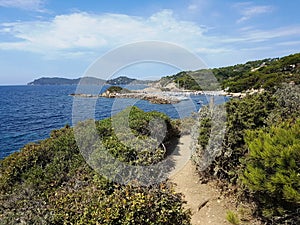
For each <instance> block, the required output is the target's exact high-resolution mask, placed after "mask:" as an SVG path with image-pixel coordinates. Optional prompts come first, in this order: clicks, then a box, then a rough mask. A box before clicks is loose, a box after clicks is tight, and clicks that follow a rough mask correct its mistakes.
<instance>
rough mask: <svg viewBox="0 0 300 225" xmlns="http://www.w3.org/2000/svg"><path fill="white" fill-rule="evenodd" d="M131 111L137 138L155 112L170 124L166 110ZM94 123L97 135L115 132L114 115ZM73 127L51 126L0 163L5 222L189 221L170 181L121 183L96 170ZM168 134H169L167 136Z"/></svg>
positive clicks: (106, 136)
mask: <svg viewBox="0 0 300 225" xmlns="http://www.w3.org/2000/svg"><path fill="white" fill-rule="evenodd" d="M132 113H133V115H134V116H133V117H132V118H131V119H130V121H131V122H132V123H131V129H133V130H135V131H136V132H137V133H136V135H138V136H139V137H142V136H147V135H148V134H149V132H148V131H149V130H147V129H148V122H150V121H151V120H152V119H153V118H154V117H156V116H159V117H160V118H162V119H164V120H165V121H166V123H167V125H166V126H167V127H168V126H169V127H168V128H171V127H172V126H171V124H169V123H170V121H169V118H168V117H166V116H165V115H164V114H160V113H156V112H150V113H145V112H143V111H141V110H139V109H137V108H134V109H133V111H132ZM135 115H136V116H137V117H135ZM89 123H94V125H95V121H88V122H85V123H82V124H79V125H78V126H82V127H84V128H85V129H83V130H84V131H87V132H90V133H86V134H91V135H92V133H91V132H92V131H91V130H89V129H86V128H88V127H87V124H89ZM85 126H86V127H85ZM96 127H97V132H99V134H101V135H99V136H98V139H99V137H100V139H102V140H105V139H109V138H110V137H111V136H113V135H114V133H113V127H112V126H111V120H110V119H106V120H104V121H102V122H101V121H99V122H96ZM74 130H75V129H74V128H70V127H69V126H66V127H65V128H63V129H60V130H56V131H53V132H52V133H51V136H50V138H48V139H46V140H43V141H41V142H39V143H35V144H29V145H26V146H25V147H24V148H23V149H22V150H21V151H20V152H16V153H14V154H12V155H10V156H9V157H7V158H5V159H3V160H2V161H1V162H0V163H1V164H0V220H1V222H0V223H1V224H37V225H40V224H111V225H112V224H128V225H129V224H160V225H163V224H166V225H168V224H184V225H188V224H190V212H189V211H187V210H185V209H184V208H183V204H184V202H183V200H182V196H181V194H177V193H175V192H174V190H173V188H172V185H171V184H167V183H159V184H157V185H152V186H149V187H139V186H138V184H135V185H136V186H133V185H130V184H128V185H117V184H116V183H113V182H111V181H109V180H107V179H106V178H104V177H102V176H101V175H99V174H97V173H96V171H94V170H92V169H91V168H90V167H89V165H88V164H87V162H86V161H85V160H84V158H83V155H82V154H81V152H80V151H79V148H78V146H77V144H78V143H77V140H76V141H75V137H74ZM169 131H170V132H171V130H169ZM86 136H87V139H86V140H81V141H86V143H80V144H82V145H84V146H86V147H89V144H90V142H89V141H90V140H89V139H88V137H90V135H86ZM92 137H93V135H92ZM170 137H171V136H170V135H169V133H168V135H167V137H166V140H164V141H167V140H168V138H170ZM116 141H118V140H111V141H110V144H111V145H112V146H114V147H111V148H110V150H111V151H112V152H115V154H117V151H119V150H120V151H123V152H122V153H121V155H122V154H123V155H125V156H126V154H125V153H126V151H127V150H128V149H126V148H125V149H124V148H122V147H120V146H121V143H115V142H116ZM96 143H99V142H96ZM117 147H118V148H117ZM146 150H147V149H146ZM127 153H129V152H127ZM127 155H128V154H127ZM154 156H155V155H154ZM150 158H151V156H149V159H150ZM126 160H129V161H130V158H126Z"/></svg>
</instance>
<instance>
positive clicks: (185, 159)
mask: <svg viewBox="0 0 300 225" xmlns="http://www.w3.org/2000/svg"><path fill="white" fill-rule="evenodd" d="M190 143H191V137H190V135H185V136H182V137H181V138H180V139H179V143H178V145H177V148H176V151H177V152H176V154H175V156H173V157H174V160H175V164H176V165H177V166H176V172H175V173H173V174H172V175H171V177H170V180H171V181H172V182H174V183H176V184H177V186H176V191H177V192H181V193H183V194H184V198H185V200H186V201H187V205H186V207H187V208H189V209H191V211H192V224H193V225H207V224H213V225H222V224H224V225H228V224H230V223H229V222H227V221H226V212H227V211H228V210H230V209H231V208H232V205H233V204H232V203H231V202H230V201H229V200H228V199H225V198H223V197H222V196H221V195H220V193H219V191H218V190H217V188H216V186H213V183H208V184H200V182H199V175H197V174H196V169H195V167H194V165H193V164H192V163H191V160H189V158H190V155H191V153H190V148H189V147H190Z"/></svg>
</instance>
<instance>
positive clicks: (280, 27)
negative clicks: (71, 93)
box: [0, 0, 300, 85]
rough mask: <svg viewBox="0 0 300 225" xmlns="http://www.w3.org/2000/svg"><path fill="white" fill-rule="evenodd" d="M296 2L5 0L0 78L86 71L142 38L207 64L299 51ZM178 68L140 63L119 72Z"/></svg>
mask: <svg viewBox="0 0 300 225" xmlns="http://www.w3.org/2000/svg"><path fill="white" fill-rule="evenodd" d="M299 8H300V1H282V0H272V1H270V0H253V1H234V0H227V1H224V0H172V1H171V0H164V1H161V0H151V1H147V0H139V1H124V0H85V1H83V0H66V1H62V0H0V85H22V84H26V83H28V82H30V81H32V80H34V79H37V78H39V77H66V78H78V77H82V76H84V75H85V72H86V71H87V69H88V68H89V67H90V65H91V64H92V63H93V62H95V61H96V60H97V59H99V57H100V58H101V57H102V56H103V55H105V54H107V53H108V52H110V51H112V50H113V49H118V48H119V47H120V46H124V45H126V44H130V43H136V42H142V41H159V42H167V43H171V44H175V45H178V46H180V47H182V48H185V49H186V50H188V51H190V52H191V53H192V54H195V55H196V56H198V57H199V58H200V59H201V60H202V61H203V62H204V64H205V65H206V66H207V67H208V68H214V67H222V66H229V65H235V64H239V63H245V62H247V61H250V60H256V59H263V58H274V57H281V56H285V55H289V54H293V53H298V52H300V14H299V12H298V11H299ZM129 52H130V51H129ZM178 71H180V69H179V68H175V67H172V66H170V65H162V64H159V63H158V64H155V63H149V62H146V63H142V62H141V63H140V64H135V65H132V66H128V67H126V68H123V69H120V71H118V73H116V74H119V75H127V76H129V77H133V78H141V79H148V78H150V79H151V78H154V77H156V76H165V75H170V74H173V73H176V72H178ZM99 73H101V71H99ZM116 74H114V75H116Z"/></svg>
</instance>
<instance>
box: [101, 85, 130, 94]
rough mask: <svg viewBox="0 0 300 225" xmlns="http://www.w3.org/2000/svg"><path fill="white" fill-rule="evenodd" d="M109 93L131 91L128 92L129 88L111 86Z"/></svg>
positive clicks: (108, 89)
mask: <svg viewBox="0 0 300 225" xmlns="http://www.w3.org/2000/svg"><path fill="white" fill-rule="evenodd" d="M106 91H108V92H109V93H129V92H130V90H128V89H127V88H122V87H120V86H110V87H109V88H107V90H106Z"/></svg>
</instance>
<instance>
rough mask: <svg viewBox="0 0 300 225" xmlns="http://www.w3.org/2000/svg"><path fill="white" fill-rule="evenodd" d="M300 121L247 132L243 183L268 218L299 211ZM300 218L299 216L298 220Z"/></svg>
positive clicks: (289, 214)
mask: <svg viewBox="0 0 300 225" xmlns="http://www.w3.org/2000/svg"><path fill="white" fill-rule="evenodd" d="M299 130H300V120H297V121H296V123H295V124H289V123H283V124H281V125H280V126H272V127H271V128H270V129H269V130H268V131H265V130H264V129H260V130H258V131H248V132H247V135H246V138H245V140H246V143H247V145H248V146H249V154H248V155H247V156H246V158H245V161H244V165H245V170H244V172H243V175H242V176H241V181H242V183H243V184H244V185H245V186H246V187H247V188H248V189H249V190H250V191H251V192H252V193H253V194H254V196H255V198H256V199H257V201H258V202H259V204H260V208H259V210H260V211H261V213H262V214H263V216H265V217H266V218H267V219H274V217H275V216H277V217H279V218H287V219H290V218H289V217H290V216H291V217H292V218H293V216H292V215H297V210H299V208H300V177H299V175H300V161H299V159H300V132H299ZM298 219H299V217H298Z"/></svg>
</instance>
